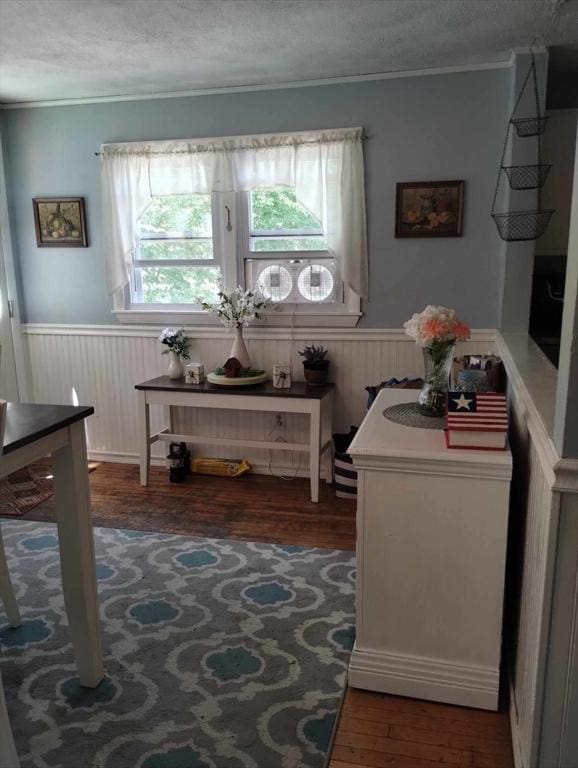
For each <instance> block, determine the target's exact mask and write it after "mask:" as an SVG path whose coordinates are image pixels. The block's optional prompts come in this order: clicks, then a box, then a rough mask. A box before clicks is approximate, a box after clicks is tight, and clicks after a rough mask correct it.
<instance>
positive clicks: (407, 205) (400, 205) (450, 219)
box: [395, 181, 464, 237]
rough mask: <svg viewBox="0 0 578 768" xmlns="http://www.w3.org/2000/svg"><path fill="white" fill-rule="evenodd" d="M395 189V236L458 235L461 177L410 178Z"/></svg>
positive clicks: (461, 212) (462, 215) (459, 229)
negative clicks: (458, 179) (441, 178)
mask: <svg viewBox="0 0 578 768" xmlns="http://www.w3.org/2000/svg"><path fill="white" fill-rule="evenodd" d="M396 190H397V194H396V203H395V236H396V237H461V234H462V224H463V217H464V182H463V181H410V182H404V183H402V184H398V185H397V187H396Z"/></svg>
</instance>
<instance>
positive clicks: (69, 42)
mask: <svg viewBox="0 0 578 768" xmlns="http://www.w3.org/2000/svg"><path fill="white" fill-rule="evenodd" d="M556 5H561V10H560V15H559V17H558V18H557V20H556V21H555V23H550V21H551V15H550V13H551V8H552V7H553V6H556ZM548 27H549V28H548ZM536 36H544V38H545V39H544V40H542V42H544V43H545V44H547V45H548V44H557V45H574V44H578V3H577V2H576V0H0V101H3V102H19V101H42V100H54V99H71V98H80V97H100V96H114V95H131V94H135V95H137V94H143V95H145V94H147V95H151V94H155V93H162V92H167V91H170V92H174V91H186V90H192V89H206V88H220V87H224V86H234V85H241V86H243V85H260V84H275V83H284V82H295V81H306V80H315V79H320V78H331V77H340V76H348V75H363V74H370V73H380V72H388V71H395V70H408V69H422V68H427V67H440V66H452V65H465V64H477V63H486V62H496V61H503V60H506V59H507V58H508V57H509V54H510V49H511V48H515V47H520V46H527V45H528V44H529V43H530V42H531V41H532V40H533V39H534V38H535V37H536Z"/></svg>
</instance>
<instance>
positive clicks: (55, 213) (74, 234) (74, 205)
mask: <svg viewBox="0 0 578 768" xmlns="http://www.w3.org/2000/svg"><path fill="white" fill-rule="evenodd" d="M32 204H33V208H34V223H35V226H36V244H37V245H38V247H40V248H43V247H57V248H66V247H69V248H85V247H86V246H87V245H88V241H87V237H86V215H85V211H84V198H83V197H47V198H39V197H36V198H34V200H33V201H32Z"/></svg>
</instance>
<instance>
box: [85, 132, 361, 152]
mask: <svg viewBox="0 0 578 768" xmlns="http://www.w3.org/2000/svg"><path fill="white" fill-rule="evenodd" d="M328 130H332V129H328ZM334 130H341V129H339V128H337V129H334ZM218 138H220V137H219V136H216V137H215V139H218ZM369 138H370V137H369V136H367V135H366V134H363V135H362V136H361V141H367V140H368V139H369ZM178 141H180V139H175V142H178ZM199 141H206V139H199ZM136 143H139V144H140V143H141V142H136ZM189 143H191V142H189ZM303 144H317V142H316V141H309V142H303ZM103 154H104V152H94V156H95V157H101V156H102V155H103ZM152 154H158V155H163V154H165V153H164V152H157V153H152Z"/></svg>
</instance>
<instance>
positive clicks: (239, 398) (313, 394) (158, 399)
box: [135, 376, 335, 502]
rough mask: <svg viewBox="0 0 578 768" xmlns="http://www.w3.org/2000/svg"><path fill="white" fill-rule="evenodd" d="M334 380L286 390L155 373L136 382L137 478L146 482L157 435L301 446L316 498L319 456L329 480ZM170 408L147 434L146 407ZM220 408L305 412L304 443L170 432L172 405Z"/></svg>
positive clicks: (187, 440)
mask: <svg viewBox="0 0 578 768" xmlns="http://www.w3.org/2000/svg"><path fill="white" fill-rule="evenodd" d="M334 386H335V385H334V384H325V385H323V386H322V387H311V386H308V385H307V384H306V383H305V382H295V383H294V384H292V385H291V387H290V388H289V389H275V387H274V386H273V385H272V384H271V382H265V383H264V384H258V385H256V386H252V387H238V388H233V387H226V388H225V387H218V386H214V385H212V384H209V383H208V382H204V383H203V384H186V383H185V381H184V379H176V380H175V379H169V377H168V376H159V377H158V378H156V379H151V380H150V381H144V382H143V383H142V384H137V385H136V386H135V389H136V390H137V392H138V397H139V423H140V481H141V485H148V481H149V469H150V447H151V445H152V443H155V442H156V441H157V440H162V441H165V442H175V443H180V442H183V443H201V444H206V445H223V444H224V445H234V446H240V447H243V448H264V449H268V450H276V451H297V452H299V451H303V452H306V453H309V471H310V477H311V501H315V502H317V501H319V471H320V465H321V460H322V458H323V461H324V470H325V471H324V475H325V478H326V480H327V482H331V481H332V479H333V456H332V433H333V428H332V412H333V390H334ZM151 405H164V406H168V408H169V423H170V427H169V428H168V429H164V430H162V431H161V432H158V433H156V434H154V435H151V433H150V419H149V406H151ZM175 407H180V408H182V407H187V408H215V409H219V408H224V409H227V410H240V411H261V412H263V411H267V412H269V413H305V414H307V415H308V416H309V421H310V430H309V442H308V443H282V442H273V441H270V440H269V441H265V440H245V439H239V438H232V439H230V438H226V437H210V436H206V435H182V434H177V433H175V432H174V427H173V425H174V414H173V410H172V409H173V408H175Z"/></svg>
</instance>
